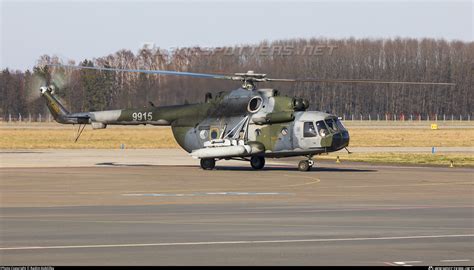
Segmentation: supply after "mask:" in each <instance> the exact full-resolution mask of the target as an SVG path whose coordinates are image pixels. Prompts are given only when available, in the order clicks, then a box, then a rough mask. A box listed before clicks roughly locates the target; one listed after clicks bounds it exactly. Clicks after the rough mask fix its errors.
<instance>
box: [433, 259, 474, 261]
mask: <svg viewBox="0 0 474 270" xmlns="http://www.w3.org/2000/svg"><path fill="white" fill-rule="evenodd" d="M469 261H471V260H469V259H459V260H441V261H440V262H469Z"/></svg>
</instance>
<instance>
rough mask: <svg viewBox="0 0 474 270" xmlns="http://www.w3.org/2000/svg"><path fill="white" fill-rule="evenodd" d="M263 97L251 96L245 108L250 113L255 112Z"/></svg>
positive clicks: (258, 108)
mask: <svg viewBox="0 0 474 270" xmlns="http://www.w3.org/2000/svg"><path fill="white" fill-rule="evenodd" d="M262 104H263V99H262V98H261V97H253V98H252V99H251V100H250V101H249V105H248V106H247V110H248V111H249V112H251V113H254V112H257V111H258V110H260V107H262Z"/></svg>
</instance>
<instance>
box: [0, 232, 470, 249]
mask: <svg viewBox="0 0 474 270" xmlns="http://www.w3.org/2000/svg"><path fill="white" fill-rule="evenodd" d="M457 237H474V234H447V235H412V236H387V237H357V238H328V239H324V238H320V239H289V240H249V241H220V242H181V243H179V242H178V243H148V244H102V245H101V244H97V245H77V246H29V247H28V246H26V247H0V251H2V250H34V249H75V248H114V247H154V246H156V247H157V246H198V245H232V244H272V243H308V242H340V241H377V240H404V239H430V238H457Z"/></svg>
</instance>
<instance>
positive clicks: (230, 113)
mask: <svg viewBox="0 0 474 270" xmlns="http://www.w3.org/2000/svg"><path fill="white" fill-rule="evenodd" d="M41 93H42V96H43V97H44V99H45V100H46V104H47V106H48V109H49V110H50V111H51V114H52V115H53V117H54V119H55V120H56V121H57V122H59V123H62V124H91V125H92V127H93V128H94V129H101V128H106V127H107V125H158V126H171V128H172V131H173V135H174V137H175V139H176V141H177V142H178V144H179V145H180V146H181V147H182V148H183V149H184V150H186V151H187V152H189V153H191V152H192V151H194V150H197V149H202V148H204V143H205V142H208V141H210V140H213V139H219V138H221V136H222V135H223V134H222V133H223V132H226V131H228V130H230V129H231V128H232V127H235V126H236V125H237V124H238V123H239V122H241V121H242V120H243V119H244V118H245V117H246V116H248V117H249V121H248V126H247V132H246V133H245V134H242V135H241V136H239V137H241V138H242V139H244V141H245V143H246V144H247V145H251V146H252V147H253V148H255V149H257V150H258V153H259V154H258V155H262V156H266V157H276V158H278V157H288V156H302V155H315V154H321V153H326V152H333V151H338V150H340V149H342V148H344V147H346V146H347V145H348V144H349V133H348V132H347V130H345V128H344V127H343V126H342V124H341V125H339V126H337V127H335V128H334V129H331V128H330V127H329V126H328V123H327V122H324V121H325V120H326V121H329V123H331V122H330V121H334V122H333V123H335V122H336V121H338V120H337V117H336V116H334V115H331V114H327V113H323V112H317V111H305V110H306V108H307V107H308V103H307V101H305V100H302V99H297V98H291V97H286V96H279V95H278V92H277V91H276V90H274V89H259V90H253V91H249V90H246V89H243V88H239V89H236V90H233V91H230V92H221V93H219V94H218V95H217V96H216V97H215V98H213V99H210V100H209V101H208V102H206V103H200V104H191V105H176V106H164V107H153V106H149V107H145V108H139V109H123V110H109V111H95V112H81V113H69V112H68V111H67V110H66V109H65V108H64V106H62V104H61V103H60V102H59V100H58V99H57V98H56V97H55V96H54V93H53V89H52V88H48V87H42V88H41ZM318 121H322V122H319V123H320V126H323V128H325V129H326V130H327V132H326V133H325V134H321V132H316V131H315V134H316V135H315V136H312V137H306V136H305V134H304V123H305V122H312V123H313V126H314V124H315V123H317V122H318ZM244 135H245V136H246V138H243V136H244ZM323 135H324V136H323ZM254 153H255V152H254Z"/></svg>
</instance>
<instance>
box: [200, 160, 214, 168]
mask: <svg viewBox="0 0 474 270" xmlns="http://www.w3.org/2000/svg"><path fill="white" fill-rule="evenodd" d="M214 167H216V160H215V159H213V158H201V168H202V169H203V170H212V169H214Z"/></svg>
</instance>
